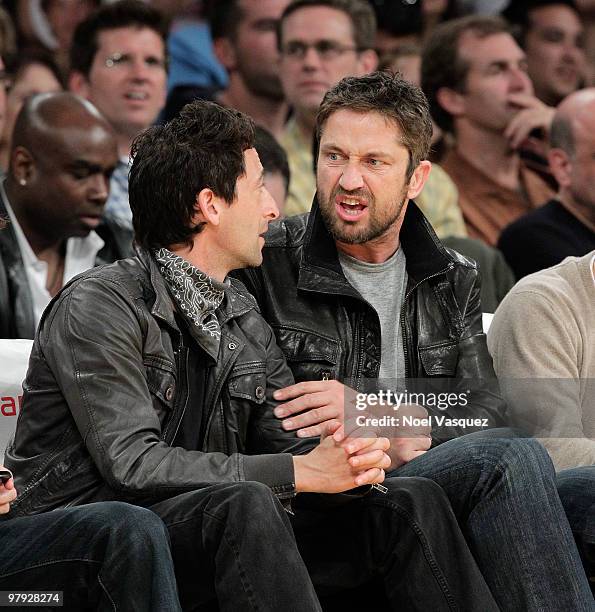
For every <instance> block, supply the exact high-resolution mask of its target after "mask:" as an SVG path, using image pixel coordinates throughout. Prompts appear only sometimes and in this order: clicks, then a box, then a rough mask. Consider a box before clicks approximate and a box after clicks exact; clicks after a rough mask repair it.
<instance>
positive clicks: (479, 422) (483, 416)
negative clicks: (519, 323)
mask: <svg viewBox="0 0 595 612" xmlns="http://www.w3.org/2000/svg"><path fill="white" fill-rule="evenodd" d="M467 282H468V283H469V284H470V286H469V290H468V291H467V292H466V293H465V292H461V293H463V295H466V296H467V300H466V302H465V303H462V304H459V312H460V316H461V319H460V322H459V325H460V330H461V331H460V335H459V340H458V346H457V349H458V360H457V366H456V371H455V381H456V382H455V385H456V388H452V387H451V388H450V390H451V391H454V392H459V393H463V394H465V397H466V398H467V403H466V405H464V406H463V405H461V406H459V407H455V408H453V409H452V410H449V411H448V414H447V415H446V417H447V418H452V419H455V420H460V419H472V420H474V421H475V424H469V422H465V423H464V425H461V424H460V423H459V422H456V421H455V423H454V424H453V425H448V424H447V425H444V426H441V427H439V428H438V429H437V430H436V431H435V433H433V441H432V444H433V445H435V444H439V443H441V442H444V441H446V440H448V439H451V438H454V437H458V436H462V435H465V434H468V433H472V432H474V431H478V430H483V429H486V428H490V429H492V428H496V427H504V426H506V425H507V424H508V423H507V414H506V403H505V402H504V400H503V399H502V396H501V394H500V388H499V385H498V381H497V379H496V374H495V373H494V368H493V366H492V359H491V357H490V354H489V352H488V347H487V342H486V335H485V334H484V332H483V324H482V311H481V299H480V293H481V288H480V284H481V283H480V277H479V273H478V272H477V271H473V276H472V277H470V279H469V280H468V281H467ZM459 294H460V293H459Z"/></svg>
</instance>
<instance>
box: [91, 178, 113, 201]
mask: <svg viewBox="0 0 595 612" xmlns="http://www.w3.org/2000/svg"><path fill="white" fill-rule="evenodd" d="M109 187H110V185H109V178H108V177H106V176H105V175H104V174H101V173H99V172H98V173H97V174H95V175H94V176H93V177H92V178H91V180H90V185H89V192H88V193H89V199H90V200H92V201H93V202H95V203H97V204H100V205H101V206H103V205H104V204H105V203H106V202H107V198H108V197H109Z"/></svg>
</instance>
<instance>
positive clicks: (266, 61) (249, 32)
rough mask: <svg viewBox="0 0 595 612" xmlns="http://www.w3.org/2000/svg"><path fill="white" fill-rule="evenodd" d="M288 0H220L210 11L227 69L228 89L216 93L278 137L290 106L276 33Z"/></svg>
mask: <svg viewBox="0 0 595 612" xmlns="http://www.w3.org/2000/svg"><path fill="white" fill-rule="evenodd" d="M288 4H289V0H219V1H218V2H216V3H215V4H214V5H213V9H212V11H211V18H210V22H211V35H212V37H213V45H214V49H215V55H216V56H217V58H218V60H219V61H220V62H221V64H222V65H223V66H224V67H225V69H226V70H227V73H228V76H229V85H228V87H227V89H225V90H223V91H222V92H220V93H218V94H217V100H218V101H219V102H220V103H221V104H223V105H224V106H228V107H230V108H235V109H237V110H239V111H241V112H243V113H245V114H247V115H249V116H250V117H252V118H253V119H254V121H255V122H256V123H257V124H258V125H261V126H263V127H264V128H266V129H267V130H269V131H270V132H271V133H272V134H273V135H274V136H275V137H279V136H280V135H281V133H282V131H283V126H284V124H285V121H286V119H287V112H288V108H287V104H286V103H285V97H284V95H283V89H282V87H281V81H280V79H279V52H278V49H277V45H276V34H275V32H276V29H277V23H278V21H279V18H280V17H281V13H282V12H283V9H284V8H285V7H286V6H287V5H288Z"/></svg>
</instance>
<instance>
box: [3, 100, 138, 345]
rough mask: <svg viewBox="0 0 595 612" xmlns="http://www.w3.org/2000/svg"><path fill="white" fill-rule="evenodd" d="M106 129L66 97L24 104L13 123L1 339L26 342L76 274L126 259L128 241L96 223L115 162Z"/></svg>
mask: <svg viewBox="0 0 595 612" xmlns="http://www.w3.org/2000/svg"><path fill="white" fill-rule="evenodd" d="M117 160H118V156H117V148H116V139H115V137H114V132H113V130H112V128H111V126H110V125H109V124H108V123H107V122H106V121H105V119H104V118H103V117H102V116H101V115H100V114H99V112H98V111H97V109H96V108H95V107H94V106H93V105H92V104H91V103H90V102H88V101H86V100H83V99H82V98H79V97H78V96H74V95H72V94H70V93H62V92H61V93H51V94H40V95H38V96H34V97H33V98H30V99H29V100H28V101H27V102H26V103H25V105H24V107H23V109H22V110H21V112H20V113H19V115H18V117H17V121H16V124H15V130H14V135H13V139H12V145H11V157H10V168H9V170H8V174H7V177H6V179H5V181H4V183H2V185H0V216H1V217H7V218H8V219H9V221H10V223H9V224H8V227H7V228H6V229H5V230H3V231H2V232H0V258H2V260H3V263H4V267H5V268H6V270H7V278H8V285H9V290H8V292H7V293H6V294H3V295H0V313H1V315H0V337H2V338H33V337H34V334H35V329H36V328H37V325H38V323H39V320H40V319H41V315H42V313H43V311H44V309H45V307H46V306H47V305H48V303H49V302H50V300H51V298H52V297H54V296H55V295H56V294H57V293H58V291H59V290H60V289H61V288H62V287H63V286H64V285H65V284H66V283H67V282H68V281H69V280H70V279H71V278H72V277H73V276H76V275H77V274H79V273H81V272H84V271H85V270H88V269H89V268H91V267H93V266H95V265H99V264H104V263H111V262H112V261H115V260H116V259H120V258H121V257H126V256H128V255H129V254H130V244H131V234H130V233H129V232H128V231H127V230H125V229H123V228H121V227H120V226H119V225H117V224H115V223H113V222H112V221H109V220H103V221H102V215H103V210H104V206H105V202H106V200H107V197H108V193H109V181H110V175H111V173H112V172H113V170H114V167H115V165H116V163H117Z"/></svg>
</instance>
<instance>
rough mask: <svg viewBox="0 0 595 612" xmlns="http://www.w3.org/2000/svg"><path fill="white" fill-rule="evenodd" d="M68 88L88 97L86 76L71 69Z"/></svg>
mask: <svg viewBox="0 0 595 612" xmlns="http://www.w3.org/2000/svg"><path fill="white" fill-rule="evenodd" d="M68 89H69V90H70V91H71V92H72V93H74V94H76V95H77V96H81V97H82V98H89V81H88V80H87V77H86V76H85V75H84V74H83V73H82V72H78V71H76V70H73V71H72V72H71V73H70V75H69V77H68Z"/></svg>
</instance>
